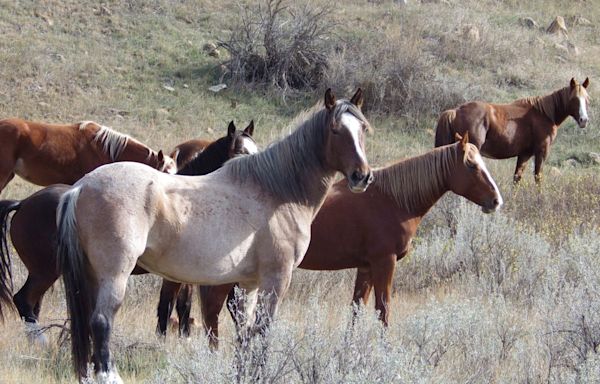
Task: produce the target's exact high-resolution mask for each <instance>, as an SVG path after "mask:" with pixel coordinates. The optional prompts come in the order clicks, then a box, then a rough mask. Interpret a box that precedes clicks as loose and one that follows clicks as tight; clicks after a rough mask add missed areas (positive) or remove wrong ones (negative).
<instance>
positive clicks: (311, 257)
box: [199, 133, 503, 349]
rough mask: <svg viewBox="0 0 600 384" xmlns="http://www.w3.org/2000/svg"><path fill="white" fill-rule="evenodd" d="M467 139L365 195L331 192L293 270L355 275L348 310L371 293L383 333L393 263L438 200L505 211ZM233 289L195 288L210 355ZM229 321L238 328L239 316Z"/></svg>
mask: <svg viewBox="0 0 600 384" xmlns="http://www.w3.org/2000/svg"><path fill="white" fill-rule="evenodd" d="M468 136H469V134H468V133H466V134H465V136H464V137H459V138H458V139H459V141H458V142H457V143H455V144H451V145H447V146H443V147H439V148H436V149H434V150H432V151H429V152H428V153H426V154H424V155H421V156H416V157H412V158H408V159H406V160H401V161H399V162H397V163H395V164H392V165H390V166H387V167H385V168H380V169H376V170H375V171H374V172H373V173H374V179H375V181H374V182H373V184H372V185H371V187H369V190H368V191H367V192H365V193H363V194H353V193H351V192H349V191H348V190H347V188H344V186H343V185H342V184H340V183H338V184H336V185H334V186H333V187H332V188H331V191H330V192H329V194H328V195H327V198H326V199H325V202H324V204H323V207H322V208H321V210H320V211H319V213H318V214H317V217H316V218H315V220H314V221H313V224H312V228H311V233H312V235H311V241H310V245H309V247H308V251H307V252H306V255H305V256H304V259H302V262H301V263H300V265H299V268H303V269H310V270H315V271H324V270H339V269H346V268H357V269H358V271H357V274H356V282H355V285H354V296H353V302H354V303H355V304H359V303H360V302H363V303H365V304H366V303H367V301H368V299H369V295H370V293H371V290H372V289H373V288H374V291H375V309H376V310H377V311H379V318H380V320H381V321H382V322H383V323H384V325H386V326H387V325H388V322H389V313H390V311H389V308H388V304H389V302H390V298H391V289H392V279H393V276H394V269H395V267H396V262H397V261H398V260H400V259H402V258H403V257H404V256H405V255H406V254H407V253H408V251H409V249H410V245H411V243H412V239H413V238H414V236H415V233H416V231H417V228H418V226H419V223H420V222H421V220H422V218H423V216H425V214H426V213H427V212H428V211H429V210H430V209H431V207H432V206H433V205H434V204H435V203H436V202H437V201H438V200H439V199H440V198H441V197H442V195H444V194H445V193H446V192H447V191H452V192H454V193H456V194H457V195H460V196H463V197H465V198H467V199H468V200H470V201H472V202H474V203H475V204H478V205H480V206H481V207H482V210H483V212H485V213H490V212H493V211H495V210H496V209H498V208H499V207H500V206H501V205H502V203H503V201H502V196H501V195H500V191H499V190H498V187H497V186H496V183H495V182H494V180H493V179H492V177H491V175H490V174H489V172H488V170H487V168H486V166H485V163H484V162H483V159H482V158H481V156H480V154H479V151H478V149H477V147H476V146H475V145H473V144H469V142H468V140H469V138H468ZM332 239H335V241H332ZM233 286H234V284H226V285H221V286H212V287H211V286H201V287H200V290H199V291H200V298H201V304H202V317H203V322H204V326H205V330H206V332H207V334H208V336H209V343H210V346H211V348H212V349H215V348H217V347H218V326H219V313H220V312H221V309H222V308H223V303H224V302H225V301H226V299H228V300H227V301H229V302H231V299H232V298H233V296H234V295H233ZM228 309H229V310H230V311H231V309H232V306H228ZM231 315H232V318H233V319H234V322H236V321H237V316H235V314H233V313H232V314H231ZM236 325H237V324H236Z"/></svg>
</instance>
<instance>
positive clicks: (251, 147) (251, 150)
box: [242, 137, 258, 155]
mask: <svg viewBox="0 0 600 384" xmlns="http://www.w3.org/2000/svg"><path fill="white" fill-rule="evenodd" d="M242 143H243V144H242V146H243V147H244V149H245V150H246V152H247V153H248V154H249V155H253V154H255V153H258V147H257V146H256V143H255V142H254V140H252V139H251V138H249V137H242Z"/></svg>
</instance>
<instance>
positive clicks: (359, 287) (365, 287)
mask: <svg viewBox="0 0 600 384" xmlns="http://www.w3.org/2000/svg"><path fill="white" fill-rule="evenodd" d="M371 288H373V282H372V281H371V269H370V268H358V269H357V270H356V280H355V282H354V297H353V298H352V304H353V308H352V316H356V314H357V312H356V311H357V310H358V307H359V306H360V304H361V303H362V304H367V302H368V301H369V295H370V294H371Z"/></svg>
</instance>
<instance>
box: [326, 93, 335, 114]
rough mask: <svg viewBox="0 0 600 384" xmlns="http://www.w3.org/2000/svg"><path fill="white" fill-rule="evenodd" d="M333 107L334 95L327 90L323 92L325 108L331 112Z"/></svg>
mask: <svg viewBox="0 0 600 384" xmlns="http://www.w3.org/2000/svg"><path fill="white" fill-rule="evenodd" d="M333 107H335V95H334V94H333V91H332V90H331V88H327V90H326V91H325V108H327V109H328V110H330V111H331V110H332V109H333Z"/></svg>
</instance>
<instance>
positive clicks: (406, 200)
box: [374, 148, 450, 220]
mask: <svg viewBox="0 0 600 384" xmlns="http://www.w3.org/2000/svg"><path fill="white" fill-rule="evenodd" d="M447 150H448V149H447V148H439V149H435V150H434V151H432V152H429V153H426V154H424V155H421V156H417V157H413V158H410V159H406V160H403V161H401V162H399V163H396V164H394V165H391V166H389V167H386V168H383V169H379V170H377V171H375V174H374V178H375V182H374V185H375V186H376V187H377V188H378V189H379V190H380V191H381V192H382V193H384V194H385V195H387V196H388V197H390V198H391V199H392V200H393V201H394V202H395V203H396V204H395V207H394V209H396V210H398V213H399V214H400V213H401V214H406V213H410V214H411V217H413V218H416V219H418V220H420V219H421V218H422V217H423V216H425V214H426V213H427V212H428V211H429V210H430V209H431V207H433V205H434V204H435V203H436V202H437V201H438V200H439V199H440V198H441V197H442V196H443V195H444V194H445V193H446V192H447V191H448V190H449V188H448V177H449V174H450V172H449V171H448V170H444V169H443V168H444V167H447V164H446V163H445V162H444V160H443V159H442V155H443V153H442V151H447ZM436 152H437V153H436ZM432 161H433V162H434V164H433V165H430V166H429V169H430V170H435V172H429V173H430V174H423V173H422V172H421V170H422V169H424V168H425V167H424V166H423V165H424V163H431V162H432Z"/></svg>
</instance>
